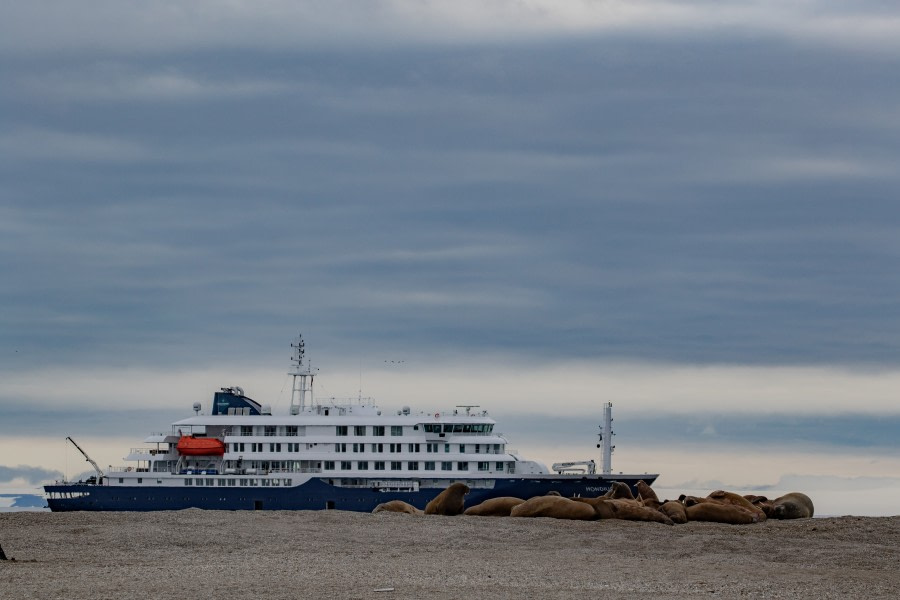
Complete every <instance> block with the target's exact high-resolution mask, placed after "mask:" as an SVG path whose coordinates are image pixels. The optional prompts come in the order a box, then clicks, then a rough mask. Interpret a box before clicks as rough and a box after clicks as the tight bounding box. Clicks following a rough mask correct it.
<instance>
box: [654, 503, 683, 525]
mask: <svg viewBox="0 0 900 600" xmlns="http://www.w3.org/2000/svg"><path fill="white" fill-rule="evenodd" d="M659 512H661V513H662V514H664V515H666V516H667V517H669V518H670V519H672V522H673V523H677V524H679V525H682V524H684V523H687V521H688V518H687V513H686V512H685V509H684V504H682V503H681V502H679V501H678V500H666V501H665V502H663V503H662V505H661V506H660V507H659Z"/></svg>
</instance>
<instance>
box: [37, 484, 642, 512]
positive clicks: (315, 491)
mask: <svg viewBox="0 0 900 600" xmlns="http://www.w3.org/2000/svg"><path fill="white" fill-rule="evenodd" d="M642 479H643V480H644V481H645V482H647V483H648V484H652V483H653V482H654V481H655V480H656V475H640V476H620V477H612V476H603V475H585V476H569V477H566V476H559V477H553V476H549V477H541V478H520V479H497V480H495V481H496V485H495V486H494V487H493V488H490V489H485V488H474V489H472V491H471V492H470V493H469V494H468V495H467V496H466V506H474V505H476V504H478V503H480V502H483V501H484V500H488V499H490V498H498V497H501V496H514V497H517V498H531V497H533V496H541V495H544V494H546V493H548V492H550V491H557V492H559V493H560V494H562V495H563V496H570V497H571V496H584V497H596V496H599V495H602V494H604V493H606V492H607V491H608V490H609V488H610V484H611V482H613V481H621V482H623V483H626V484H627V485H629V486H631V488H632V491H633V492H634V486H635V484H637V482H638V481H640V480H642ZM44 489H45V490H46V492H47V495H48V499H47V504H48V506H49V507H50V510H52V511H54V512H63V511H75V510H91V511H154V510H182V509H186V508H202V509H207V510H325V509H335V510H351V511H357V512H371V511H372V509H374V508H375V507H376V506H378V505H379V504H381V503H382V502H387V501H389V500H403V501H404V502H408V503H409V504H412V505H413V506H415V507H417V508H424V507H425V504H427V503H428V502H429V501H430V500H431V499H432V498H434V497H435V496H437V495H438V494H439V493H440V492H441V491H443V490H442V489H441V488H427V489H420V490H418V491H409V492H402V491H400V492H398V491H380V490H378V489H370V488H348V487H338V486H334V485H330V484H329V483H327V482H326V481H323V480H321V479H312V480H310V481H308V482H306V483H304V484H303V485H299V486H295V487H287V488H246V487H243V488H232V487H225V488H218V487H217V488H206V487H196V488H192V487H170V486H166V487H149V486H107V485H96V484H85V483H71V484H57V485H48V486H45V487H44Z"/></svg>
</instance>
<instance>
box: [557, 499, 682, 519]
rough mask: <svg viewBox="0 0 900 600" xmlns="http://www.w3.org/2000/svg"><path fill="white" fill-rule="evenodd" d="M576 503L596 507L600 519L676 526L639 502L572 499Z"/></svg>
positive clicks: (653, 509) (659, 513) (664, 516)
mask: <svg viewBox="0 0 900 600" xmlns="http://www.w3.org/2000/svg"><path fill="white" fill-rule="evenodd" d="M572 500H574V501H575V502H583V503H584V504H589V505H591V506H593V507H594V511H596V513H597V518H599V519H621V520H623V521H648V522H653V523H663V524H665V525H674V523H673V522H672V519H670V518H669V517H668V516H666V515H664V514H663V513H661V512H659V511H658V510H656V509H655V508H650V507H649V506H644V505H643V504H641V503H640V502H638V501H637V500H628V499H624V498H604V497H603V496H600V497H599V498H572Z"/></svg>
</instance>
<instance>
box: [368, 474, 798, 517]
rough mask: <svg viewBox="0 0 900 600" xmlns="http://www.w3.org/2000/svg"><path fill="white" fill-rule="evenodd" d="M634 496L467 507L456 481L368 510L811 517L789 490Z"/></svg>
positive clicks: (625, 492)
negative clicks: (431, 493)
mask: <svg viewBox="0 0 900 600" xmlns="http://www.w3.org/2000/svg"><path fill="white" fill-rule="evenodd" d="M635 490H636V491H637V497H635V496H634V494H633V493H632V490H631V488H630V487H629V486H628V485H626V484H624V483H622V482H619V481H614V482H613V483H612V485H611V486H610V489H609V491H608V492H607V493H606V494H604V495H602V496H597V497H596V498H581V497H576V498H565V497H563V496H561V495H560V494H559V493H558V492H550V493H548V494H547V495H545V496H535V497H533V498H528V499H527V500H524V499H522V498H513V497H509V496H505V497H501V498H491V499H489V500H485V501H484V502H482V503H480V504H476V505H475V506H470V507H469V508H465V496H466V494H468V493H469V487H468V486H467V485H465V484H464V483H459V482H457V483H454V484H452V485H450V486H449V487H448V488H447V489H445V490H444V491H442V492H441V493H440V494H438V495H437V496H436V497H435V498H434V499H433V500H432V501H431V502H429V503H428V504H427V505H426V506H425V509H424V510H420V509H418V508H416V507H415V506H412V505H411V504H408V503H406V502H403V501H401V500H392V501H390V502H385V503H383V504H379V505H378V506H376V507H375V510H373V511H372V512H375V513H378V512H399V513H407V514H426V515H446V516H455V515H460V514H464V515H468V516H476V517H550V518H553V519H576V520H579V521H595V520H600V519H622V520H626V521H649V522H653V523H662V524H664V525H675V524H681V523H687V522H688V521H711V522H715V523H728V524H732V525H748V524H750V523H760V522H762V521H765V520H766V519H809V518H811V517H812V516H813V510H814V509H813V503H812V500H810V499H809V496H807V495H806V494H802V493H800V492H792V493H790V494H785V495H784V496H780V497H778V498H775V499H774V500H770V499H768V498H767V497H765V496H757V495H753V494H751V495H745V496H742V495H740V494H737V493H735V492H728V491H725V490H716V491H714V492H711V493H710V494H709V495H707V496H706V497H705V498H700V497H698V496H685V495H683V494H682V495H681V496H679V497H678V499H677V500H662V501H661V500H660V499H659V497H657V495H656V492H654V491H653V488H651V487H650V486H649V485H647V483H646V482H644V481H639V482H638V483H637V485H635Z"/></svg>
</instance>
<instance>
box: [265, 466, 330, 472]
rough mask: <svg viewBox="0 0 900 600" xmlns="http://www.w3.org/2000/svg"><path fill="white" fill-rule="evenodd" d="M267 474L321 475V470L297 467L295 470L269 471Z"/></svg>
mask: <svg viewBox="0 0 900 600" xmlns="http://www.w3.org/2000/svg"><path fill="white" fill-rule="evenodd" d="M267 472H268V473H321V472H322V469H319V468H316V467H298V468H296V469H269V470H268V471H267Z"/></svg>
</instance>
